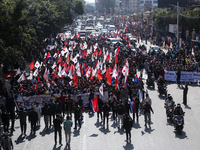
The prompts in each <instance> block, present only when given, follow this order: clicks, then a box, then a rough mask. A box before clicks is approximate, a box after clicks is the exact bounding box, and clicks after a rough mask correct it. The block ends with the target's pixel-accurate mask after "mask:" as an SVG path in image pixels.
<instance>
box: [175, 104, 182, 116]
mask: <svg viewBox="0 0 200 150" xmlns="http://www.w3.org/2000/svg"><path fill="white" fill-rule="evenodd" d="M174 115H184V112H183V109H182V108H181V104H179V103H178V104H177V106H176V108H175V109H174Z"/></svg>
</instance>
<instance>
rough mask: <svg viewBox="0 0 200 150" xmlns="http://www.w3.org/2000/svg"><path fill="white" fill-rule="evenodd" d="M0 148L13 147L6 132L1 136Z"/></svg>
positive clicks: (6, 149) (8, 148)
mask: <svg viewBox="0 0 200 150" xmlns="http://www.w3.org/2000/svg"><path fill="white" fill-rule="evenodd" d="M0 149H3V150H11V149H13V143H12V139H11V138H10V137H8V132H5V133H4V137H3V138H2V141H1V146H0Z"/></svg>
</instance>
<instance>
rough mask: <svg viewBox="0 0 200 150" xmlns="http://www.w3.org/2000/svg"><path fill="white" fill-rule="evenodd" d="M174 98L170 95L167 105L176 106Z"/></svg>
mask: <svg viewBox="0 0 200 150" xmlns="http://www.w3.org/2000/svg"><path fill="white" fill-rule="evenodd" d="M174 103H175V102H174V100H173V98H172V96H171V95H169V96H168V98H167V100H166V102H165V107H174Z"/></svg>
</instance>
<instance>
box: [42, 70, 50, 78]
mask: <svg viewBox="0 0 200 150" xmlns="http://www.w3.org/2000/svg"><path fill="white" fill-rule="evenodd" d="M48 74H49V71H48V70H47V68H46V70H45V72H44V76H43V78H44V79H45V80H48Z"/></svg>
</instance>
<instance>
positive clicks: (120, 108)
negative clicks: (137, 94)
mask: <svg viewBox="0 0 200 150" xmlns="http://www.w3.org/2000/svg"><path fill="white" fill-rule="evenodd" d="M124 112H125V107H124V104H123V103H122V101H121V100H119V105H118V106H117V114H118V129H119V128H120V121H121V127H122V126H123V115H124Z"/></svg>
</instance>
